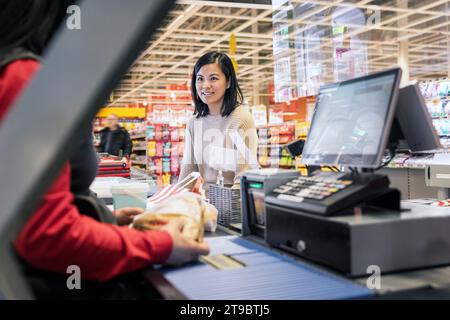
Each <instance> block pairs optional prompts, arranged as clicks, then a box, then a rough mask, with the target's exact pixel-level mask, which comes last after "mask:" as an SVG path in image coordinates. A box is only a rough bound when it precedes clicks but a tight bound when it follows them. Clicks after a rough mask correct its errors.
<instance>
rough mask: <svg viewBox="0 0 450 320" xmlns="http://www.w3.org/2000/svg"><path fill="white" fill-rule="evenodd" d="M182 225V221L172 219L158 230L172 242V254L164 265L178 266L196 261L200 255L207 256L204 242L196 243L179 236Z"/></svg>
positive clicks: (207, 249) (207, 252) (206, 247)
mask: <svg viewBox="0 0 450 320" xmlns="http://www.w3.org/2000/svg"><path fill="white" fill-rule="evenodd" d="M184 224H185V221H184V220H183V219H173V220H171V221H170V222H169V223H167V224H166V225H165V226H163V227H162V228H161V229H160V230H161V231H166V232H168V233H169V234H170V235H171V237H172V242H173V248H172V253H171V254H170V257H169V259H167V261H166V263H165V264H169V265H175V266H180V265H182V264H185V263H187V262H191V261H195V260H197V259H198V257H199V256H200V255H207V254H209V247H208V244H207V243H206V242H197V241H195V240H192V239H188V238H186V237H184V236H183V235H182V234H181V232H182V230H183V227H184Z"/></svg>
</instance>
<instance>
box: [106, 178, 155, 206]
mask: <svg viewBox="0 0 450 320" xmlns="http://www.w3.org/2000/svg"><path fill="white" fill-rule="evenodd" d="M149 190H150V187H149V185H148V184H147V183H129V184H123V185H120V186H113V187H111V193H112V198H113V206H114V210H116V209H120V208H125V207H135V208H142V209H144V210H145V209H146V208H147V194H148V192H149Z"/></svg>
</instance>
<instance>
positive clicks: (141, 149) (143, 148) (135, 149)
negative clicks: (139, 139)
mask: <svg viewBox="0 0 450 320" xmlns="http://www.w3.org/2000/svg"><path fill="white" fill-rule="evenodd" d="M146 150H147V148H145V147H138V148H133V151H146Z"/></svg>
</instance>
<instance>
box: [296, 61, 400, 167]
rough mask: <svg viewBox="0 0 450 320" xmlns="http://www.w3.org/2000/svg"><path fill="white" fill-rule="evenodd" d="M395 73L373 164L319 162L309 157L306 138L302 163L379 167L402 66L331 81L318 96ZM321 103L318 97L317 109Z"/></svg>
mask: <svg viewBox="0 0 450 320" xmlns="http://www.w3.org/2000/svg"><path fill="white" fill-rule="evenodd" d="M391 74H393V75H394V76H395V78H394V85H393V87H392V90H391V94H390V97H389V104H388V109H387V112H386V118H385V121H384V127H383V131H382V135H381V141H380V144H379V145H378V149H377V154H375V155H374V156H373V158H371V159H373V160H372V161H371V164H368V163H364V164H358V163H333V162H322V161H321V162H318V161H314V160H312V159H307V156H306V155H307V154H306V153H305V151H308V140H309V139H306V142H305V146H304V148H303V154H302V159H301V161H302V163H303V164H305V165H332V166H347V167H358V168H369V169H373V168H377V167H378V166H379V165H380V164H381V159H382V157H383V154H384V150H385V148H386V145H387V143H388V140H389V135H390V131H391V126H392V122H393V120H394V117H395V110H396V106H397V99H398V95H399V86H400V80H401V75H402V70H401V68H392V69H388V70H384V71H381V72H376V73H372V74H369V75H365V76H361V77H357V78H353V79H349V80H345V81H340V82H335V83H331V84H327V85H324V86H321V87H320V90H319V94H318V96H319V95H320V94H321V92H322V91H323V90H327V89H330V88H333V87H339V86H341V85H348V84H351V83H354V82H359V81H362V80H364V81H366V80H370V79H373V78H378V77H384V76H387V75H391ZM318 105H319V99H316V103H315V110H317V108H318ZM316 117H317V112H314V115H313V117H312V120H311V127H310V129H309V133H308V135H309V134H310V133H311V132H312V130H313V129H314V128H315V127H314V120H315V118H316ZM305 156H306V157H305ZM336 156H337V155H331V157H334V158H336Z"/></svg>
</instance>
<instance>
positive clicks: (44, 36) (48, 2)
mask: <svg viewBox="0 0 450 320" xmlns="http://www.w3.org/2000/svg"><path fill="white" fill-rule="evenodd" d="M75 3H77V1H76V0H2V1H1V2H0V5H1V8H0V53H1V52H4V51H8V50H12V49H16V48H23V49H25V50H27V51H31V52H32V53H34V54H36V55H39V56H40V55H42V54H43V52H44V49H45V47H46V46H47V44H48V43H49V41H50V40H51V38H52V36H53V34H54V33H55V31H56V30H57V28H58V26H59V25H60V24H61V22H62V21H63V19H64V17H65V16H66V12H67V7H69V6H70V5H72V4H75Z"/></svg>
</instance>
